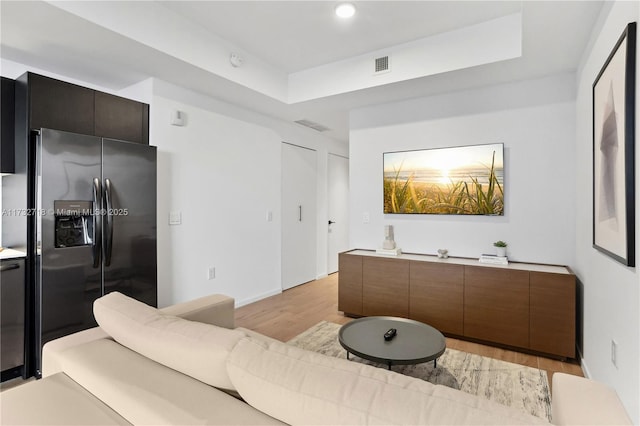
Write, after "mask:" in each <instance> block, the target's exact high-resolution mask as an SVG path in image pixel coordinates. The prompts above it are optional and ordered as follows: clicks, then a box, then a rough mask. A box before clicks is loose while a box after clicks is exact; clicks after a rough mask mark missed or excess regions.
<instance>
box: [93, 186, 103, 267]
mask: <svg viewBox="0 0 640 426" xmlns="http://www.w3.org/2000/svg"><path fill="white" fill-rule="evenodd" d="M93 216H94V223H93V267H94V268H99V267H100V260H101V259H100V257H101V254H102V190H101V188H100V179H98V178H93Z"/></svg>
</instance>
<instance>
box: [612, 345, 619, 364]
mask: <svg viewBox="0 0 640 426" xmlns="http://www.w3.org/2000/svg"><path fill="white" fill-rule="evenodd" d="M611 363H612V364H613V365H614V367H616V368H618V342H616V341H615V340H613V339H611Z"/></svg>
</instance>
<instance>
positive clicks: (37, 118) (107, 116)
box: [17, 73, 149, 145]
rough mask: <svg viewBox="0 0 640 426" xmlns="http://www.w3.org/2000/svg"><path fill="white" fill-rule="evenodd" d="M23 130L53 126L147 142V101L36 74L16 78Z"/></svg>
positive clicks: (68, 130) (58, 128) (94, 134)
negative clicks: (122, 96) (142, 101)
mask: <svg viewBox="0 0 640 426" xmlns="http://www.w3.org/2000/svg"><path fill="white" fill-rule="evenodd" d="M17 84H18V91H17V94H18V98H17V105H18V110H19V121H20V122H21V124H22V125H25V124H26V126H27V127H26V128H25V129H24V130H33V129H41V128H47V129H55V130H63V131H66V132H72V133H80V134H83V135H91V136H100V137H105V138H111V139H120V140H126V141H129V142H137V143H141V144H145V145H148V144H149V105H147V104H144V103H141V102H137V101H133V100H131V99H126V98H121V97H119V96H114V95H110V94H108V93H104V92H99V91H96V90H93V89H88V88H86V87H82V86H78V85H75V84H71V83H67V82H64V81H60V80H56V79H53V78H49V77H44V76H41V75H38V74H33V73H25V74H23V75H22V76H21V77H19V78H18V80H17Z"/></svg>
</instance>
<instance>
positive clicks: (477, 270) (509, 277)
mask: <svg viewBox="0 0 640 426" xmlns="http://www.w3.org/2000/svg"><path fill="white" fill-rule="evenodd" d="M339 272H340V274H339V286H338V309H339V310H340V311H342V312H344V313H345V315H350V316H371V315H389V316H398V317H404V318H411V319H415V320H417V321H421V322H424V323H427V324H429V325H432V326H433V327H435V328H437V329H438V330H440V331H441V332H443V333H445V334H447V335H450V336H457V337H462V338H467V339H472V340H478V341H483V342H487V343H494V344H498V345H504V346H508V347H513V348H521V349H526V350H530V351H535V352H539V353H544V354H548V355H553V356H556V357H562V358H575V343H576V277H575V275H574V274H573V273H571V271H570V270H569V269H568V268H566V267H564V266H555V265H541V264H532V263H519V262H510V263H509V264H508V265H491V264H484V263H480V262H478V261H477V260H475V259H466V258H448V259H439V258H438V257H437V256H429V255H418V254H401V255H399V256H393V257H391V256H385V255H379V254H377V253H376V252H374V251H369V250H352V251H348V252H344V253H340V256H339Z"/></svg>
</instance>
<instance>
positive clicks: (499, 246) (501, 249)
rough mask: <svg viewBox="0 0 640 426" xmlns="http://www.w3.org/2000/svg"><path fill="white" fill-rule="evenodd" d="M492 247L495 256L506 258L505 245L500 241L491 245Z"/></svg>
mask: <svg viewBox="0 0 640 426" xmlns="http://www.w3.org/2000/svg"><path fill="white" fill-rule="evenodd" d="M493 246H494V247H495V248H496V255H497V256H499V257H506V256H507V243H505V242H504V241H502V240H498V241H496V242H495V243H493Z"/></svg>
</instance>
